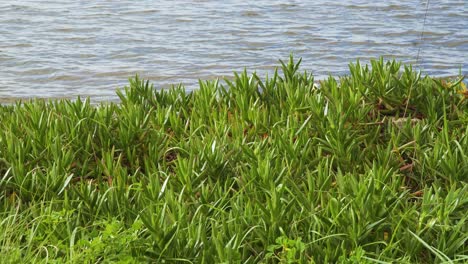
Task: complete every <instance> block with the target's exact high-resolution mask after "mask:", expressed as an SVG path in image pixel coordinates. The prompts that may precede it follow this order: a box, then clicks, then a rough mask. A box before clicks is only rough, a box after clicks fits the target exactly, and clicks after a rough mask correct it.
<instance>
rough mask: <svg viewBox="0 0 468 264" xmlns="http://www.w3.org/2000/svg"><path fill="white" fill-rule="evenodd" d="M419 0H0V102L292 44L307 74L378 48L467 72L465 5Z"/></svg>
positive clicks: (226, 61) (184, 69) (160, 80)
mask: <svg viewBox="0 0 468 264" xmlns="http://www.w3.org/2000/svg"><path fill="white" fill-rule="evenodd" d="M426 2H427V1H426V0H419V1H417V0H407V1H394V0H391V1H375V0H350V1H345V0H342V1H339V0H338V1H322V0H314V1H312V0H311V1H275V0H257V1H238V0H223V1H220V0H219V1H218V0H192V1H186V0H159V1H150V0H140V1H127V0H124V1H122V0H120V1H117V0H115V1H111V0H106V1H104V0H96V1H71V0H68V1H66V0H48V1H33V0H21V1H9V0H3V1H1V2H0V100H13V99H15V98H29V97H49V98H56V97H68V98H74V97H76V96H77V95H81V96H90V97H91V98H92V100H94V101H103V100H104V101H107V100H115V99H116V95H115V89H117V88H119V87H123V86H124V85H126V83H127V81H128V78H129V77H131V76H133V75H135V74H136V73H138V74H140V75H141V76H142V77H144V78H148V79H150V80H151V81H152V82H153V83H154V84H155V86H156V87H167V86H168V85H170V84H177V83H183V84H185V86H186V87H187V88H188V89H189V90H190V89H196V87H197V82H198V79H199V78H200V79H203V80H210V79H215V78H217V77H223V76H225V77H229V76H232V72H233V71H241V70H242V69H243V68H244V67H246V68H247V69H248V70H249V71H254V70H255V71H257V72H258V73H260V74H264V73H266V72H272V71H273V69H274V67H275V66H278V64H279V63H278V60H279V59H287V58H288V56H289V54H290V53H291V52H292V53H293V54H294V55H295V56H296V57H302V58H303V64H302V65H303V67H302V68H303V69H306V70H308V71H311V72H312V73H313V74H314V75H315V76H316V78H317V79H321V78H324V77H326V76H327V75H329V74H332V75H343V74H346V73H347V70H348V68H347V65H348V63H349V62H352V61H355V60H356V59H360V60H362V61H364V62H365V61H368V60H369V59H370V58H376V57H378V56H381V55H382V56H385V57H386V58H395V59H398V60H401V61H403V62H405V63H416V62H417V63H418V65H419V66H420V69H422V70H423V72H424V73H427V74H431V75H436V76H456V75H459V74H460V73H461V74H464V75H466V74H467V73H468V65H467V56H468V12H467V5H468V4H467V3H468V1H466V0H446V1H443V0H437V1H436V0H432V1H430V3H429V6H427V5H426ZM426 7H428V8H427V17H426V23H425V26H424V34H423V35H422V41H420V40H421V32H422V31H423V24H424V17H425V14H426ZM418 52H419V60H416V59H417V57H418Z"/></svg>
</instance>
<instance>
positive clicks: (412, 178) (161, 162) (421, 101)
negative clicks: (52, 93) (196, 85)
mask: <svg viewBox="0 0 468 264" xmlns="http://www.w3.org/2000/svg"><path fill="white" fill-rule="evenodd" d="M280 72H281V74H279V73H275V74H274V75H273V76H270V77H267V78H266V79H265V78H259V77H257V76H256V75H255V74H254V75H252V76H248V75H247V74H246V73H245V72H244V73H241V74H239V75H236V76H235V79H234V80H233V81H227V84H225V85H221V84H219V83H218V82H216V81H210V82H200V89H199V90H196V91H194V92H191V93H187V92H186V91H185V90H184V89H183V88H182V87H174V88H172V89H168V90H163V91H157V90H154V89H153V86H152V85H150V84H149V83H148V82H147V81H143V80H140V79H138V78H134V79H132V80H130V84H129V86H128V87H126V88H125V90H124V91H121V92H118V95H119V97H120V99H121V103H120V104H114V103H107V104H102V105H100V106H92V105H90V102H89V100H85V101H82V100H76V101H69V100H56V101H50V102H45V101H41V100H36V101H29V102H24V103H17V104H15V105H6V106H0V126H1V129H0V255H1V258H2V259H1V262H2V263H27V262H48V263H64V262H72V263H97V262H99V263H110V262H120V263H134V262H154V263H176V262H177V263H178V262H180V263H184V262H185V263H258V262H261V263H278V262H281V263H329V262H340V263H395V262H398V263H452V262H453V263H463V262H464V263H466V261H468V249H467V237H468V234H467V231H468V230H467V222H466V220H467V217H468V216H467V213H466V212H467V211H468V210H467V209H468V192H467V191H468V186H467V176H468V98H467V97H468V95H467V91H466V88H465V87H464V84H463V82H461V81H457V80H452V82H450V81H448V80H439V79H436V78H431V77H422V76H420V75H419V74H418V73H417V72H416V71H414V70H412V68H411V67H410V66H404V67H403V66H401V65H400V63H397V62H395V61H391V62H384V61H383V60H375V61H372V62H371V67H368V66H364V67H362V66H361V65H360V64H359V63H357V64H351V65H350V75H349V76H345V77H342V78H340V79H339V80H337V79H334V78H332V77H330V78H329V79H327V80H324V81H321V82H320V85H319V87H320V88H317V87H316V86H315V85H314V80H313V77H312V76H311V75H309V74H308V73H305V72H302V71H300V70H299V63H295V62H293V60H292V58H291V59H290V61H289V63H287V64H283V65H282V67H281V68H280Z"/></svg>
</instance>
